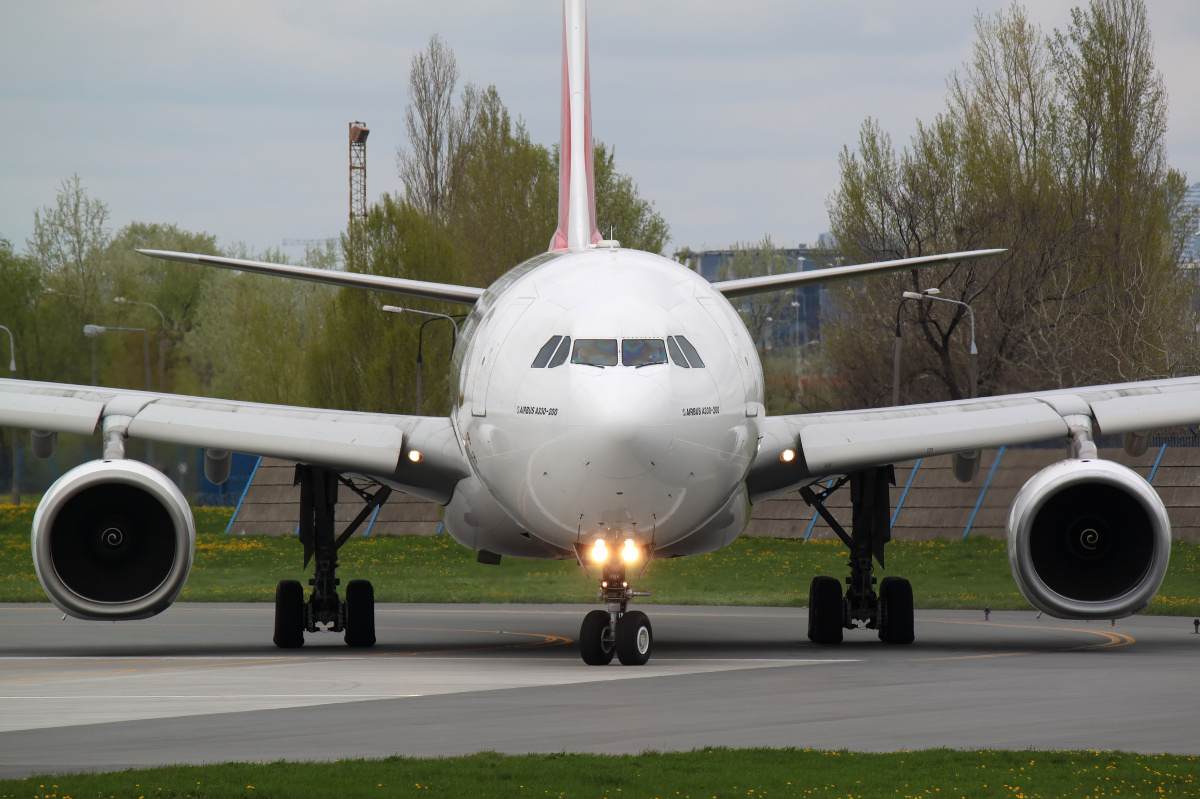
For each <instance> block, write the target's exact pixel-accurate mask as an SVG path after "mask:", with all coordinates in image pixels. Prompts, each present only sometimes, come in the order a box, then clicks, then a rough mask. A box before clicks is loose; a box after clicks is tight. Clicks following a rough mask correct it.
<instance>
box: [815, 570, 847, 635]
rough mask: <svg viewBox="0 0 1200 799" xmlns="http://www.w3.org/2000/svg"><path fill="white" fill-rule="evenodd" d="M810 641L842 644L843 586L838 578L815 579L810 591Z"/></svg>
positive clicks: (823, 577)
mask: <svg viewBox="0 0 1200 799" xmlns="http://www.w3.org/2000/svg"><path fill="white" fill-rule="evenodd" d="M808 640H810V641H812V642H813V643H814V644H840V643H841V642H842V584H841V583H839V582H838V581H837V578H836V577H825V576H822V577H814V578H813V581H812V585H811V586H810V587H809V589H808Z"/></svg>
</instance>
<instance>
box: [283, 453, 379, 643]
mask: <svg viewBox="0 0 1200 799" xmlns="http://www.w3.org/2000/svg"><path fill="white" fill-rule="evenodd" d="M295 482H296V483H298V484H299V485H300V529H299V538H300V543H301V544H302V545H303V546H304V566H305V567H306V568H307V566H308V562H309V560H313V561H314V564H313V577H312V579H310V580H309V581H308V584H309V585H310V586H312V593H311V594H310V596H309V598H308V601H307V602H306V601H305V599H304V589H303V588H302V587H301V586H300V583H299V581H297V580H282V581H281V582H280V583H279V585H278V587H277V588H276V589H275V638H274V641H275V646H278V647H280V648H282V649H295V648H297V647H300V646H303V645H304V633H305V632H310V633H315V632H317V631H319V630H321V629H322V628H321V627H320V626H318V625H322V624H323V625H325V627H324V629H325V630H328V631H330V632H335V633H340V632H344V633H345V640H346V644H347V645H348V646H355V647H365V646H374V645H375V589H374V588H372V586H371V583H370V582H368V581H366V580H351V581H350V583H349V584H348V585H347V586H346V599H345V601H342V600H341V599H340V598H339V597H338V590H337V586H338V585H340V584H341V580H339V579H338V578H337V577H336V571H337V567H338V562H337V552H338V550H339V549H341V547H342V545H343V544H345V543H346V541H348V540H349V539H350V536H351V535H353V534H354V531H355V530H357V529H358V528H359V527H360V526H361V525H362V523H363V522H364V521H366V520H367V517H369V516H370V515H371V512H372V511H374V510H375V508H377V507H379V506H380V505H382V504H383V503H384V501H385V500H387V498H388V495H389V494H391V493H392V489H390V488H388V487H387V486H379V488H378V489H377V490H376V491H375V493H374V494H372V493H370V492H368V491H367V490H366V489H363V488H360V487H358V486H356V485H354V484H353V483H352V482H350V481H349V480H347V479H346V478H345V477H343V476H342V475H340V474H338V473H337V472H331V471H329V470H327V469H321V468H318V467H316V466H305V465H303V464H297V466H296V479H295ZM339 483H341V484H343V485H345V486H347V487H348V488H350V490H352V491H354V493H356V494H358V496H359V497H361V498H362V500H363V502H365V503H366V505H365V507H364V508H363V509H362V511H360V512H359V514H358V516H356V517H355V518H354V521H352V522H350V524H349V526H347V527H346V529H345V530H344V531H343V532H342V534H341V535H339V536H337V537H336V538H335V537H334V524H335V522H334V510H335V508H336V507H337V495H338V484H339Z"/></svg>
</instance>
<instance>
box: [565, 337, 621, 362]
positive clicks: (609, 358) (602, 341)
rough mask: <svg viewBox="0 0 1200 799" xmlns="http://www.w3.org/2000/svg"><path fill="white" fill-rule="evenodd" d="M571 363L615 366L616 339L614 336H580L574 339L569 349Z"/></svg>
mask: <svg viewBox="0 0 1200 799" xmlns="http://www.w3.org/2000/svg"><path fill="white" fill-rule="evenodd" d="M571 363H582V364H586V365H588V366H616V365H617V340H616V339H615V338H581V339H576V340H575V348H574V349H573V350H572V351H571Z"/></svg>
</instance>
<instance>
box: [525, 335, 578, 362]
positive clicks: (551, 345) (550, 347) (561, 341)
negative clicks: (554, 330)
mask: <svg viewBox="0 0 1200 799" xmlns="http://www.w3.org/2000/svg"><path fill="white" fill-rule="evenodd" d="M570 352H571V337H570V336H551V337H550V340H549V341H547V342H546V343H545V344H543V345H542V348H541V349H540V350H538V354H537V357H536V358H534V359H533V366H532V368H533V369H542V368H546V369H553V368H554V367H556V366H562V365H563V364H564V363H566V362H567V355H568V354H569V353H570ZM551 356H553V357H551Z"/></svg>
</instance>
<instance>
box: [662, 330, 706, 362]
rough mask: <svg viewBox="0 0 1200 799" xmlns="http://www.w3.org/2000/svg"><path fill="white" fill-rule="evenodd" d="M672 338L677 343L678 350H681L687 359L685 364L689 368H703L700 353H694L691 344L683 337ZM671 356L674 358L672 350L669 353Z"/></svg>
mask: <svg viewBox="0 0 1200 799" xmlns="http://www.w3.org/2000/svg"><path fill="white" fill-rule="evenodd" d="M672 338H673V339H674V340H675V341H678V342H679V348H680V349H681V350H683V354H684V355H685V356H686V357H687V363H688V365H689V366H691V367H692V368H693V369H703V368H704V361H702V360H701V359H700V353H698V352H696V348H695V347H693V346H692V342H690V341H688V340H687V339H686V338H684V337H683V336H673V337H672ZM670 340H671V339H668V341H670ZM671 356H672V357H675V352H674V350H672V351H671ZM675 362H676V363H679V359H676V361H675ZM680 365H682V364H680Z"/></svg>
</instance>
